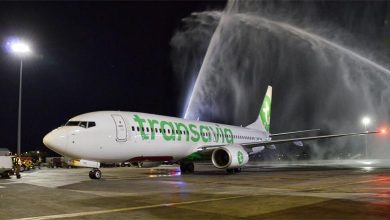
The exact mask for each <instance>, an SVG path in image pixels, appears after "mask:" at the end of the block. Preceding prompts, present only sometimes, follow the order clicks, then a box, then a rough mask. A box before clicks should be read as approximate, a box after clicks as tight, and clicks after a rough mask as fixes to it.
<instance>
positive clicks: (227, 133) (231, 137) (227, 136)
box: [223, 128, 233, 144]
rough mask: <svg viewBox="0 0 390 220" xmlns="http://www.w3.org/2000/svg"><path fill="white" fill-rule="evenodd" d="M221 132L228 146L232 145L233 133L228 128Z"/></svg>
mask: <svg viewBox="0 0 390 220" xmlns="http://www.w3.org/2000/svg"><path fill="white" fill-rule="evenodd" d="M223 131H224V133H225V135H226V141H227V142H228V143H229V144H233V132H232V131H231V130H230V129H229V128H225V129H224V130H223Z"/></svg>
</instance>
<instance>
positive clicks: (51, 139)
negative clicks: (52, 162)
mask: <svg viewBox="0 0 390 220" xmlns="http://www.w3.org/2000/svg"><path fill="white" fill-rule="evenodd" d="M43 144H44V145H45V146H46V147H48V148H50V149H52V150H53V151H55V152H57V153H60V154H61V153H63V152H64V151H65V150H66V145H67V135H66V134H63V133H62V132H60V131H58V130H54V131H52V132H50V133H48V134H47V135H45V137H44V138H43Z"/></svg>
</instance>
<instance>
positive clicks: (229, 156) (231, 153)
mask: <svg viewBox="0 0 390 220" xmlns="http://www.w3.org/2000/svg"><path fill="white" fill-rule="evenodd" d="M248 160H249V155H248V153H247V152H246V150H244V148H243V147H242V146H241V145H236V144H232V145H227V146H224V147H220V148H217V149H215V150H214V151H213V154H212V155H211V161H212V162H213V164H214V166H215V167H216V168H219V169H225V168H238V167H242V166H244V165H245V164H246V163H248Z"/></svg>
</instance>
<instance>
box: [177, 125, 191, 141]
mask: <svg viewBox="0 0 390 220" xmlns="http://www.w3.org/2000/svg"><path fill="white" fill-rule="evenodd" d="M175 125H176V129H177V130H178V131H179V136H178V138H177V140H178V141H181V133H180V132H181V131H183V130H182V128H184V131H185V135H186V141H189V140H190V134H189V133H188V128H187V126H186V125H185V124H183V123H177V122H175Z"/></svg>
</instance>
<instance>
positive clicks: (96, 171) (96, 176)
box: [93, 169, 102, 179]
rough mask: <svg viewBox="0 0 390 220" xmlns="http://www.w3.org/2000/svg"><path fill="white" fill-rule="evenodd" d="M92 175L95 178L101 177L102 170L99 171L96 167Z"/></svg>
mask: <svg viewBox="0 0 390 220" xmlns="http://www.w3.org/2000/svg"><path fill="white" fill-rule="evenodd" d="M93 177H94V178H95V179H100V178H101V177H102V171H100V170H99V169H96V170H94V171H93Z"/></svg>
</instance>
